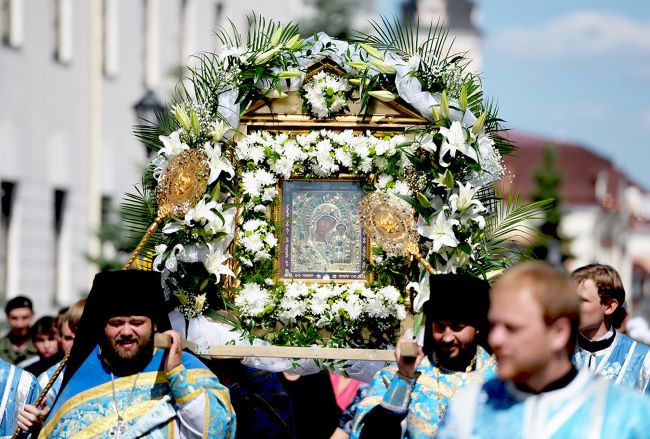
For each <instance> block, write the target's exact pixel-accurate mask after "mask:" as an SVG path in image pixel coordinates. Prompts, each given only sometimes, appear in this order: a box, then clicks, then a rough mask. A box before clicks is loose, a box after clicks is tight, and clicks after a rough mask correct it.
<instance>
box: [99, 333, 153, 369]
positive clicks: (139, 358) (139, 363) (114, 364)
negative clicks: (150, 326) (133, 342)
mask: <svg viewBox="0 0 650 439" xmlns="http://www.w3.org/2000/svg"><path fill="white" fill-rule="evenodd" d="M99 346H100V348H101V353H102V359H103V360H104V361H105V362H106V363H107V364H108V366H109V367H110V369H111V371H112V372H113V373H114V374H115V375H119V376H126V375H133V374H135V373H138V372H142V370H144V368H145V367H146V366H147V364H149V362H150V361H151V357H152V356H153V348H154V346H153V331H152V332H151V337H149V341H148V342H147V344H145V345H143V346H142V347H141V348H140V349H138V351H137V352H136V354H135V355H134V356H133V357H131V358H122V357H121V356H120V355H119V354H118V353H117V351H116V350H115V349H114V348H112V347H111V346H110V345H109V344H108V343H107V342H106V340H105V339H103V340H102V342H101V343H100V344H99Z"/></svg>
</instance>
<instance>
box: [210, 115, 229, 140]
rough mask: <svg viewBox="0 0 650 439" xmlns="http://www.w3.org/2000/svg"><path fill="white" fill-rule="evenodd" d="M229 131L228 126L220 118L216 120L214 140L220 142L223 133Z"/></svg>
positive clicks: (213, 124) (213, 127)
mask: <svg viewBox="0 0 650 439" xmlns="http://www.w3.org/2000/svg"><path fill="white" fill-rule="evenodd" d="M226 131H228V127H227V126H226V125H224V123H223V122H222V121H220V120H215V121H214V122H213V123H212V132H211V134H212V141H213V142H214V143H217V142H219V141H220V140H221V139H222V138H223V135H224V134H225V133H226Z"/></svg>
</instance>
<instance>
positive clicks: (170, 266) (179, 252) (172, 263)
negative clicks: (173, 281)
mask: <svg viewBox="0 0 650 439" xmlns="http://www.w3.org/2000/svg"><path fill="white" fill-rule="evenodd" d="M166 251H167V246H166V245H165V244H159V245H157V246H156V247H155V252H156V254H157V256H156V259H154V261H153V266H154V268H155V269H159V267H160V264H161V263H162V262H163V259H162V258H163V254H164V253H165V252H166ZM184 255H185V248H184V247H183V246H182V245H181V244H176V245H175V246H174V248H173V249H172V251H171V252H170V253H169V255H168V256H167V259H165V268H166V269H167V270H168V271H170V272H172V273H174V272H175V271H176V269H177V268H178V258H182V257H183V256H184ZM177 257H178V258H177Z"/></svg>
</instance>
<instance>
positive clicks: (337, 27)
mask: <svg viewBox="0 0 650 439" xmlns="http://www.w3.org/2000/svg"><path fill="white" fill-rule="evenodd" d="M362 1H363V0H305V3H307V4H311V5H313V6H314V8H315V9H316V12H315V14H314V15H313V16H312V18H311V19H309V20H305V21H304V22H303V23H300V28H301V31H302V34H303V36H306V37H308V36H311V35H313V34H315V33H317V32H325V33H326V34H328V35H329V36H331V37H333V38H338V39H345V38H348V37H349V36H350V34H351V32H352V22H353V17H354V16H355V15H356V14H355V13H354V11H355V10H357V9H359V7H360V6H361V4H362Z"/></svg>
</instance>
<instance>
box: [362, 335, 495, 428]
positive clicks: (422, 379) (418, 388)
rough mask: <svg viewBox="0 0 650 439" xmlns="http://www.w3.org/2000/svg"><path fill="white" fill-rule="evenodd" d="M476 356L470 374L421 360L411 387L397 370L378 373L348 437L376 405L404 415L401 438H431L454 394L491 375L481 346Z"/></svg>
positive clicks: (492, 363)
mask: <svg viewBox="0 0 650 439" xmlns="http://www.w3.org/2000/svg"><path fill="white" fill-rule="evenodd" d="M476 357H477V360H476V368H475V370H474V371H471V372H453V371H447V370H445V369H441V368H439V367H436V366H435V365H434V364H432V363H431V361H430V360H429V358H428V357H424V358H423V359H422V361H421V362H420V364H419V366H418V367H417V372H420V376H419V378H418V379H417V380H414V382H413V383H412V384H409V383H408V382H407V381H406V380H403V379H401V378H399V377H398V376H397V375H396V373H397V368H396V367H388V368H386V369H383V370H381V371H379V372H378V373H377V375H375V378H374V379H373V380H372V382H371V383H370V388H369V390H368V394H367V396H366V397H365V398H364V399H363V400H362V401H361V402H360V403H359V405H358V407H357V410H356V415H355V418H354V423H353V426H352V433H351V434H350V438H351V439H358V438H359V437H360V435H361V430H362V428H363V422H364V417H365V416H366V415H367V414H368V413H370V411H371V410H372V409H373V408H374V407H375V406H377V405H378V404H381V405H382V407H384V408H386V409H388V410H390V411H392V412H395V413H406V419H405V422H402V432H403V434H402V436H403V437H405V438H409V439H423V438H432V437H433V436H434V435H435V433H436V430H437V428H438V424H439V423H440V417H441V415H442V416H444V413H445V411H446V409H447V405H448V404H449V401H450V400H451V398H452V397H453V396H454V394H455V393H456V391H457V390H458V389H459V388H461V387H463V386H465V385H467V384H469V383H480V382H483V380H485V379H487V378H490V377H492V376H494V373H495V361H494V358H493V357H491V356H490V355H489V354H488V353H487V352H486V351H485V350H484V349H482V348H480V347H479V348H478V351H477V354H476Z"/></svg>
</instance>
